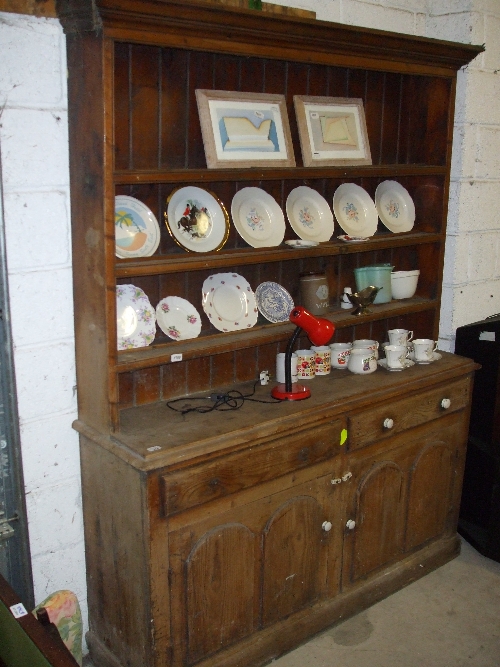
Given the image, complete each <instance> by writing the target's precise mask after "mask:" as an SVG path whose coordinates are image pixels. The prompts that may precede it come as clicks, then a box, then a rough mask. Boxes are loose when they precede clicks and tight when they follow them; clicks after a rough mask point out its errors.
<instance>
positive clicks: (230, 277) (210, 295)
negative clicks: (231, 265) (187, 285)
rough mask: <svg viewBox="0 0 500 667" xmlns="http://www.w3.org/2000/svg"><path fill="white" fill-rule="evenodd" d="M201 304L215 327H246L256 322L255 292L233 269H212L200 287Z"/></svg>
mask: <svg viewBox="0 0 500 667" xmlns="http://www.w3.org/2000/svg"><path fill="white" fill-rule="evenodd" d="M202 305H203V310H204V311H205V313H206V314H207V316H208V318H209V320H210V322H212V324H213V325H214V327H215V328H216V329H218V330H219V331H239V330H240V329H249V328H250V327H253V326H254V325H255V323H256V322H257V315H258V310H257V304H256V301H255V294H254V293H253V292H252V288H251V287H250V285H249V284H248V282H247V281H246V280H245V278H243V277H242V276H240V275H239V274H237V273H214V274H213V275H212V276H209V277H208V278H207V279H206V280H205V282H204V283H203V287H202Z"/></svg>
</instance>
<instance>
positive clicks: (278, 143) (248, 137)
mask: <svg viewBox="0 0 500 667" xmlns="http://www.w3.org/2000/svg"><path fill="white" fill-rule="evenodd" d="M196 101H197V103H198V113H199V116H200V123H201V133H202V136H203V145H204V148H205V156H206V159H207V167H208V168H209V169H227V168H232V167H234V168H237V167H238V168H239V167H294V166H295V158H294V156H293V148H292V139H291V135H290V125H289V122H288V116H287V112H286V104H285V97H284V95H271V94H266V93H240V92H229V91H225V90H197V91H196Z"/></svg>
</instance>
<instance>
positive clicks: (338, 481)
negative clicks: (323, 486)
mask: <svg viewBox="0 0 500 667" xmlns="http://www.w3.org/2000/svg"><path fill="white" fill-rule="evenodd" d="M330 482H331V484H342V480H341V478H340V477H335V479H332V480H330Z"/></svg>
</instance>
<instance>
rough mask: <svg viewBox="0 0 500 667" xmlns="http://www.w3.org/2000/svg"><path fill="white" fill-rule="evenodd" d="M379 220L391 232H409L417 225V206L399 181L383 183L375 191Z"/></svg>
mask: <svg viewBox="0 0 500 667" xmlns="http://www.w3.org/2000/svg"><path fill="white" fill-rule="evenodd" d="M375 205H376V207H377V211H378V215H379V218H380V219H381V220H382V222H383V223H384V225H385V226H386V227H387V229H389V230H390V231H391V232H396V233H397V232H409V231H410V229H413V225H414V223H415V204H414V203H413V199H412V198H411V197H410V195H409V193H408V190H407V189H406V188H404V187H403V186H402V185H401V183H398V182H397V181H383V182H382V183H380V185H379V186H378V187H377V189H376V190H375Z"/></svg>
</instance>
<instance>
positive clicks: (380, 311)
mask: <svg viewBox="0 0 500 667" xmlns="http://www.w3.org/2000/svg"><path fill="white" fill-rule="evenodd" d="M437 307H438V302H437V301H436V300H431V299H422V298H420V297H413V298H412V299H406V300H399V301H396V300H394V301H391V302H390V303H384V304H379V305H375V306H370V311H371V312H369V313H367V314H366V315H362V316H356V315H353V314H352V310H341V309H337V310H333V311H330V312H329V313H326V314H325V315H324V317H326V318H327V319H329V320H331V321H332V322H334V323H335V326H336V328H337V329H343V328H345V327H352V326H357V325H362V324H366V323H369V322H375V321H379V320H384V319H387V318H391V317H398V316H400V315H408V314H411V313H420V312H424V311H428V310H433V309H436V308H437ZM294 329H295V327H294V325H293V324H291V323H289V322H284V323H280V324H269V323H267V324H265V323H261V324H257V326H255V327H252V329H245V330H242V331H235V332H232V333H216V334H213V333H210V334H209V335H205V336H203V335H202V336H200V337H199V338H192V339H190V340H185V341H172V342H168V343H163V344H156V345H154V344H153V345H152V346H150V347H143V348H138V349H135V350H126V351H123V352H119V353H118V357H117V362H116V365H115V369H114V370H115V372H117V373H124V372H130V371H135V370H139V369H141V368H148V367H150V366H158V365H163V364H169V363H177V362H172V361H171V356H172V355H173V354H180V353H181V354H182V361H186V360H188V359H196V358H198V357H205V356H207V355H209V354H210V355H214V354H223V353H224V352H233V351H235V350H242V349H246V348H250V347H254V346H255V345H266V344H268V343H277V342H280V341H285V340H287V339H288V338H289V337H290V335H291V333H292V332H293V331H294Z"/></svg>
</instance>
